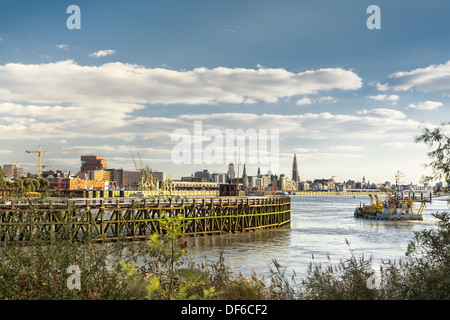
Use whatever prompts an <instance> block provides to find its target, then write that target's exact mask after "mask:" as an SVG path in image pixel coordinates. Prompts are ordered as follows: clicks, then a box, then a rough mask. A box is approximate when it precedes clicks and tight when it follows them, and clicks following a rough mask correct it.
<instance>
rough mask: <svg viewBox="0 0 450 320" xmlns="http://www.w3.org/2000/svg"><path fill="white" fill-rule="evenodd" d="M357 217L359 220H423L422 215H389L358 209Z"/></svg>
mask: <svg viewBox="0 0 450 320" xmlns="http://www.w3.org/2000/svg"><path fill="white" fill-rule="evenodd" d="M354 216H355V217H357V218H365V219H374V220H394V221H395V220H423V217H422V215H421V214H407V213H405V214H396V213H393V214H388V213H383V212H375V213H372V212H366V211H364V210H363V209H362V208H356V210H355V214H354Z"/></svg>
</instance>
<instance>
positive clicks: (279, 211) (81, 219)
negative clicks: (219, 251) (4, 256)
mask: <svg viewBox="0 0 450 320" xmlns="http://www.w3.org/2000/svg"><path fill="white" fill-rule="evenodd" d="M290 204H291V202H290V197H288V196H268V197H198V198H188V197H184V198H179V197H175V198H167V197H162V198H154V197H149V198H102V199H85V198H84V199H61V198H48V199H35V200H30V199H10V200H7V201H3V203H1V204H0V240H1V241H29V240H30V239H33V238H34V237H36V236H42V235H45V236H47V237H55V236H57V237H64V238H67V239H71V240H73V239H83V238H84V237H86V236H88V237H90V238H91V239H94V240H100V241H105V240H116V239H145V238H147V237H149V236H150V235H151V234H155V233H157V234H162V233H163V232H164V228H163V219H164V215H166V216H168V217H178V221H180V225H181V228H182V230H183V234H184V235H192V236H195V235H207V234H221V233H233V232H242V231H249V230H258V229H263V228H274V227H282V226H289V225H290V220H291V217H290V211H291V206H290Z"/></svg>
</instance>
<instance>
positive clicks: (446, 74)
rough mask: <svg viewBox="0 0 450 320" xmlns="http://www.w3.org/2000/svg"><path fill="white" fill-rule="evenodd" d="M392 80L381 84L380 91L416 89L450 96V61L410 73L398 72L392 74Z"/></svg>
mask: <svg viewBox="0 0 450 320" xmlns="http://www.w3.org/2000/svg"><path fill="white" fill-rule="evenodd" d="M390 78H391V79H392V81H391V82H390V83H386V84H379V85H378V89H379V90H382V91H385V90H388V89H393V90H395V91H406V90H411V89H413V88H416V89H417V90H420V91H424V92H441V93H444V94H447V95H450V61H447V62H446V63H445V64H439V65H430V66H428V67H426V68H418V69H414V70H412V71H409V72H396V73H393V74H391V75H390Z"/></svg>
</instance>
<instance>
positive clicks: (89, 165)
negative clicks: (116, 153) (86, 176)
mask: <svg viewBox="0 0 450 320" xmlns="http://www.w3.org/2000/svg"><path fill="white" fill-rule="evenodd" d="M106 168H108V164H107V163H106V160H105V159H103V157H99V156H81V168H80V171H81V172H84V173H86V172H88V171H91V170H103V169H106Z"/></svg>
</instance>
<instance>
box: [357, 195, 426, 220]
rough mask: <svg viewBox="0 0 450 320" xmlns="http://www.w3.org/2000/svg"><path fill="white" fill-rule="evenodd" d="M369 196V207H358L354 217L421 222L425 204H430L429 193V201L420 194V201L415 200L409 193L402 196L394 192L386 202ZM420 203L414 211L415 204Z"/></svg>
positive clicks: (376, 196)
mask: <svg viewBox="0 0 450 320" xmlns="http://www.w3.org/2000/svg"><path fill="white" fill-rule="evenodd" d="M369 196H370V202H371V203H370V205H364V206H361V205H360V206H359V207H358V208H356V210H355V214H354V216H355V217H357V218H366V219H378V220H423V217H422V212H423V209H424V208H425V204H426V203H427V202H431V193H430V197H429V199H427V198H426V197H425V198H424V194H423V193H421V197H420V199H416V196H415V193H409V195H408V196H404V194H403V193H400V192H394V193H391V194H388V196H387V197H386V200H384V201H382V200H378V195H375V199H376V200H375V201H373V195H372V194H369ZM416 203H420V206H419V208H418V209H417V210H416V209H415V204H416Z"/></svg>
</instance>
